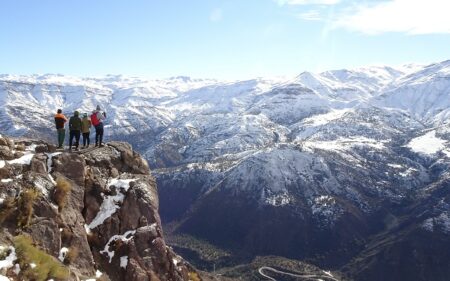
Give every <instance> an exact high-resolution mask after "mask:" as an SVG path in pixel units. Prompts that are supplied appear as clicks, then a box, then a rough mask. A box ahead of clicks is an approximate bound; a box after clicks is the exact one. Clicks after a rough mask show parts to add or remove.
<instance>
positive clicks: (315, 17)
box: [298, 10, 323, 21]
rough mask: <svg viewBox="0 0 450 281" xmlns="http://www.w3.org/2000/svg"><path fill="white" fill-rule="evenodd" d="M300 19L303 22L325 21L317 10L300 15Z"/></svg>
mask: <svg viewBox="0 0 450 281" xmlns="http://www.w3.org/2000/svg"><path fill="white" fill-rule="evenodd" d="M298 17H299V18H300V19H303V20H311V21H319V20H323V18H322V16H321V14H320V12H319V11H317V10H310V11H307V12H304V13H301V14H299V15H298Z"/></svg>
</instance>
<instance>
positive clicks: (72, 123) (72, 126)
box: [69, 115, 81, 131]
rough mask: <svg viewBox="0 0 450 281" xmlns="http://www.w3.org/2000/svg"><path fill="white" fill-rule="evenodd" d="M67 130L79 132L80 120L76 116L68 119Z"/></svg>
mask: <svg viewBox="0 0 450 281" xmlns="http://www.w3.org/2000/svg"><path fill="white" fill-rule="evenodd" d="M69 130H71V131H81V119H80V117H78V115H74V116H72V117H70V120H69Z"/></svg>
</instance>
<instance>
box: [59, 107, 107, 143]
mask: <svg viewBox="0 0 450 281" xmlns="http://www.w3.org/2000/svg"><path fill="white" fill-rule="evenodd" d="M105 119H106V113H105V112H104V111H102V110H101V109H100V106H99V105H97V108H96V109H95V110H94V111H92V114H91V115H90V116H89V117H88V114H87V113H84V114H83V117H82V118H80V113H79V112H78V111H75V112H74V113H73V116H72V117H70V119H67V117H66V116H64V114H63V113H62V110H61V109H58V111H57V113H56V115H55V125H56V130H57V131H58V148H60V149H62V148H63V147H64V139H65V136H66V129H65V124H66V122H67V121H69V150H70V151H72V147H73V146H75V150H78V147H79V144H80V136H83V147H82V148H88V147H89V145H90V132H91V127H92V126H94V128H95V146H100V147H101V146H103V145H104V144H103V131H104V126H103V121H104V120H105ZM74 139H75V142H73V140H74Z"/></svg>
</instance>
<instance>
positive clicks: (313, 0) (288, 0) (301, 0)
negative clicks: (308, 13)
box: [275, 0, 341, 5]
mask: <svg viewBox="0 0 450 281" xmlns="http://www.w3.org/2000/svg"><path fill="white" fill-rule="evenodd" d="M275 1H276V2H277V3H278V4H279V5H335V4H338V3H339V2H341V0H275Z"/></svg>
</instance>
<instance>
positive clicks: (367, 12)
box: [333, 0, 450, 35]
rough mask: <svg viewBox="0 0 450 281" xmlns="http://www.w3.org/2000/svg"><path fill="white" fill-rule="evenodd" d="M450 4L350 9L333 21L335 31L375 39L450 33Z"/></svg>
mask: <svg viewBox="0 0 450 281" xmlns="http://www.w3.org/2000/svg"><path fill="white" fill-rule="evenodd" d="M449 11H450V1H448V0H427V1H424V0H392V1H384V2H379V3H377V4H373V5H360V6H357V7H356V8H352V9H348V10H346V12H344V14H343V15H341V16H339V17H338V18H336V19H334V20H333V27H334V28H346V29H348V30H351V31H357V32H362V33H365V34H370V35H375V34H381V33H385V32H402V33H407V34H433V33H450V16H449Z"/></svg>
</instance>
